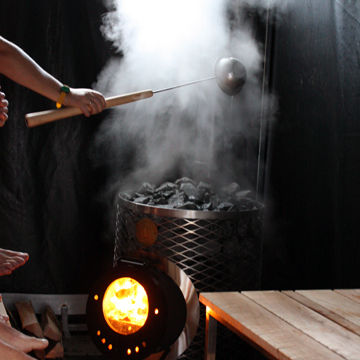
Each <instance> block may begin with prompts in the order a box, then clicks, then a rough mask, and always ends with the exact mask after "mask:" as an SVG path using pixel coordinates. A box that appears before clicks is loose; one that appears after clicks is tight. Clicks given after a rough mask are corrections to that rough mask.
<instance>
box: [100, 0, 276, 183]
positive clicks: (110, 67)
mask: <svg viewBox="0 0 360 360" xmlns="http://www.w3.org/2000/svg"><path fill="white" fill-rule="evenodd" d="M276 3H277V2H276ZM244 4H245V5H246V4H249V5H251V4H255V5H256V6H258V7H262V8H263V9H266V6H268V5H269V4H270V5H275V1H274V0H272V1H270V2H269V1H267V0H253V1H242V0H196V1H194V0H172V1H169V0H152V1H148V0H112V1H109V12H108V13H107V14H106V16H105V17H104V21H103V27H102V30H103V34H104V36H105V37H106V38H107V39H108V40H110V41H111V42H112V43H113V45H114V47H115V48H116V49H117V50H118V52H119V56H115V57H114V58H113V59H111V60H110V61H109V63H108V64H107V66H106V67H105V68H104V69H103V71H102V72H101V74H100V75H99V77H98V81H97V84H96V85H95V87H96V88H97V89H99V90H100V91H102V92H103V93H104V94H106V96H111V95H119V94H123V93H128V92H132V91H140V90H144V89H152V90H154V91H155V90H158V89H162V88H166V87H171V86H174V85H178V84H182V83H186V82H189V81H193V80H199V79H202V78H207V77H210V76H213V75H214V68H215V63H216V61H217V60H218V59H219V58H222V57H227V56H233V57H236V58H238V59H239V60H240V61H241V62H242V63H243V65H244V66H245V68H246V71H247V82H246V84H245V86H244V88H243V90H242V92H241V93H240V94H239V95H237V96H235V97H233V98H231V97H229V96H227V95H225V94H224V93H223V92H222V91H221V90H220V89H219V88H218V86H217V84H216V82H215V80H212V81H207V82H203V83H200V84H197V85H192V86H189V87H183V88H179V89H176V90H172V91H166V92H163V93H158V94H154V96H153V97H152V98H150V99H147V100H141V101H137V102H134V103H130V104H127V105H123V106H120V107H117V108H115V109H114V110H113V111H112V112H111V114H110V116H109V117H108V118H107V119H106V121H105V122H104V124H103V126H102V128H101V129H100V132H99V135H98V139H97V140H98V144H100V145H102V146H106V147H107V150H108V153H109V154H111V159H110V160H109V161H110V162H111V167H112V179H111V180H110V181H111V183H112V186H114V187H115V188H116V189H117V190H119V187H120V186H121V187H130V188H134V186H136V185H137V184H138V183H139V182H140V183H141V182H144V181H153V182H158V181H165V180H168V179H166V176H167V175H168V174H169V173H171V172H172V171H174V169H175V168H176V171H177V172H178V173H179V175H181V176H192V175H194V173H198V174H199V173H202V172H203V173H204V175H206V173H208V172H209V171H210V170H216V163H217V161H218V159H216V157H217V154H218V151H219V146H220V147H224V146H226V145H224V139H225V138H226V136H231V135H233V134H236V133H239V132H245V133H246V131H247V130H246V126H245V123H246V124H249V123H253V124H254V123H255V124H256V122H257V121H258V119H259V116H260V111H261V101H264V98H263V97H262V92H261V77H260V76H259V74H261V70H262V69H261V67H262V61H263V54H262V50H263V49H261V48H259V44H258V43H257V41H256V40H255V39H254V36H253V33H252V32H253V29H252V28H251V26H249V25H248V24H247V23H246V22H245V21H243V20H244V14H243V12H242V10H241V9H242V8H243V6H244ZM229 19H230V21H229ZM265 100H266V101H269V102H271V98H270V97H268V98H266V99H265ZM229 134H230V135H229ZM250 135H251V134H249V136H250ZM225 153H226V152H225ZM230 153H231V151H229V154H228V155H226V158H223V159H222V161H228V162H231V163H230V164H229V166H228V168H229V169H233V170H234V172H236V171H237V164H236V161H238V160H235V159H234V158H232V155H231V154H230ZM200 175H201V174H200ZM204 180H206V179H204Z"/></svg>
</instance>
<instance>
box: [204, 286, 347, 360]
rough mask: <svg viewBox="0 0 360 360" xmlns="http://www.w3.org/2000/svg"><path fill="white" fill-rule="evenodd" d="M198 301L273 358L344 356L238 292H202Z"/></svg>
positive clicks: (327, 357) (338, 359)
mask: <svg viewBox="0 0 360 360" xmlns="http://www.w3.org/2000/svg"><path fill="white" fill-rule="evenodd" d="M284 296H285V295H284ZM200 302H201V303H202V304H204V305H206V306H208V307H210V308H211V309H212V312H211V314H212V315H213V316H214V317H215V318H216V319H217V320H218V321H220V322H222V323H223V324H224V323H225V324H230V326H231V328H234V329H236V330H237V331H238V332H239V333H241V334H242V335H244V336H245V337H246V338H248V339H249V340H250V341H252V342H253V343H255V344H257V345H258V346H259V347H261V348H262V349H264V350H265V351H266V352H267V353H268V354H270V355H271V356H272V357H274V358H276V359H284V360H300V359H318V360H320V359H324V360H325V359H326V360H330V359H334V360H335V359H337V360H340V359H341V360H343V359H344V358H343V357H341V356H339V355H337V354H335V353H334V352H332V351H331V350H329V349H328V348H327V347H325V346H323V345H321V344H319V343H318V342H317V341H315V340H313V339H311V338H310V337H309V336H307V335H305V334H304V333H303V332H301V331H300V330H298V329H296V328H294V327H293V326H291V325H289V324H288V323H286V322H284V321H283V320H281V319H280V318H279V317H277V316H275V315H274V314H272V313H271V312H269V311H268V310H266V309H264V308H263V307H262V306H259V305H258V304H256V303H255V302H254V301H253V300H251V299H249V298H248V297H246V296H244V295H242V294H240V293H238V292H223V293H220V292H216V293H201V294H200Z"/></svg>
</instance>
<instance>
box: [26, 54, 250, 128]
mask: <svg viewBox="0 0 360 360" xmlns="http://www.w3.org/2000/svg"><path fill="white" fill-rule="evenodd" d="M213 79H216V80H217V83H218V85H219V87H220V88H221V89H222V90H223V91H224V92H225V93H227V94H228V95H235V94H237V93H238V92H240V90H241V89H242V87H243V85H244V83H245V81H246V71H245V67H244V66H243V65H242V64H241V62H240V61H239V60H237V59H235V58H232V57H230V58H222V59H220V60H219V61H218V62H217V64H216V67H215V76H213V77H209V78H206V79H201V80H196V81H191V82H188V83H185V84H181V85H176V86H172V87H168V88H165V89H160V90H155V91H153V90H151V89H147V90H142V91H137V92H132V93H128V94H122V95H117V96H112V97H108V98H106V99H105V101H106V107H105V108H111V107H113V106H118V105H123V104H128V103H131V102H134V101H138V100H142V99H147V98H150V97H152V96H153V95H154V94H157V93H160V92H164V91H169V90H173V89H177V88H180V87H184V86H189V85H193V84H196V83H200V82H204V81H209V80H213ZM80 114H81V110H80V109H79V108H75V107H66V108H63V109H56V110H55V109H53V110H45V111H39V112H34V113H29V114H26V115H25V119H26V124H27V126H28V127H30V128H32V127H36V126H39V125H43V124H47V123H50V122H53V121H56V120H60V119H65V118H69V117H71V116H76V115H80Z"/></svg>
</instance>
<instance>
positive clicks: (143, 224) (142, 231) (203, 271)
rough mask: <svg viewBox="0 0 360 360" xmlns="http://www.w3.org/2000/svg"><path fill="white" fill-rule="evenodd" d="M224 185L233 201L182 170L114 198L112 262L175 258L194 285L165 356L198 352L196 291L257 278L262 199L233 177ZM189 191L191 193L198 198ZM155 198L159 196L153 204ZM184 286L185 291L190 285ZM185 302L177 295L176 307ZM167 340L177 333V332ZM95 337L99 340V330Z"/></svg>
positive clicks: (248, 285)
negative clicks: (180, 327) (214, 194)
mask: <svg viewBox="0 0 360 360" xmlns="http://www.w3.org/2000/svg"><path fill="white" fill-rule="evenodd" d="M191 189H192V190H194V189H197V190H199V192H200V193H201V196H202V197H203V198H204V199H206V200H207V201H206V202H203V203H201V204H200V202H199V201H196V199H195V198H196V196H197V195H196V194H195V193H194V191H190V190H191ZM186 192H187V195H186V194H185V193H186ZM227 192H228V197H234V198H236V197H237V201H236V202H233V203H230V202H229V201H225V200H228V199H225V200H224V201H220V200H219V199H215V198H214V197H212V196H210V197H209V196H208V195H209V194H212V191H211V189H210V186H209V185H208V184H205V183H203V182H200V183H198V184H196V183H195V182H194V181H192V180H191V179H188V178H182V179H178V180H177V181H175V182H174V183H170V182H166V183H164V184H162V185H160V186H158V187H151V186H149V184H143V185H142V186H141V188H140V189H139V191H136V192H134V193H133V194H131V196H129V194H124V193H121V194H119V195H118V197H117V199H116V204H115V206H116V215H115V251H114V264H118V263H119V261H120V262H121V261H122V259H123V258H124V257H125V256H126V255H128V254H137V256H140V258H141V257H144V258H147V259H151V261H152V264H157V263H158V264H160V266H158V269H164V268H166V267H168V265H166V266H165V267H164V265H163V264H164V263H165V264H172V266H173V267H175V268H176V269H178V270H177V271H178V272H179V273H180V272H181V274H182V277H183V278H184V279H186V280H187V283H188V284H189V285H188V289H191V292H192V295H191V298H189V297H186V296H184V298H185V302H186V304H187V305H186V306H187V324H186V325H185V333H183V334H182V335H184V336H183V340H180V343H181V346H179V344H177V345H174V347H175V348H172V349H171V351H169V354H167V355H166V356H165V355H164V357H163V358H164V359H165V358H166V359H167V360H173V359H184V360H185V359H191V360H194V359H200V358H202V352H203V346H204V317H205V313H204V309H201V311H200V312H199V303H198V292H201V291H230V290H242V289H247V290H250V289H256V288H259V286H260V262H261V236H260V235H261V229H262V209H263V206H262V204H260V203H259V202H257V201H256V200H254V199H252V198H250V197H249V192H248V191H244V190H241V189H239V186H236V185H235V184H231V186H230V187H228V188H227ZM160 193H162V195H160ZM164 194H165V195H164ZM190 194H192V195H194V194H195V195H194V196H195V198H194V196H192V195H190ZM173 195H176V196H175V197H173ZM198 195H199V194H198ZM164 197H165V198H167V200H168V201H170V202H172V204H171V205H170V206H169V205H166V204H165V201H164ZM170 198H172V200H169V199H170ZM189 198H190V199H192V200H193V201H192V203H191V202H190V203H189V201H188V200H189ZM157 201H158V202H160V203H161V204H155V202H157ZM141 202H143V203H141ZM174 203H176V204H175V205H174ZM215 205H216V208H215ZM173 206H177V208H174V207H173ZM202 207H203V208H204V210H201V208H202ZM205 209H206V210H205ZM211 210H213V211H211ZM159 259H160V260H159ZM149 266H152V265H151V262H150V264H149ZM149 273H151V271H150V270H149ZM176 277H177V276H175V277H174V276H173V278H176ZM161 286H165V284H164V285H161ZM169 289H170V287H169ZM104 291H105V288H103V292H104ZM166 291H167V290H166ZM182 292H183V294H187V293H188V290H185V291H182ZM95 295H97V294H95V293H92V294H91V296H92V297H93V296H95ZM92 303H96V301H92ZM182 306H183V305H180V303H179V311H180V312H181V311H182V310H181V308H182ZM151 311H153V309H152V310H151ZM174 311H177V310H176V309H175V308H174ZM199 315H200V316H199ZM199 318H200V321H199ZM103 322H104V321H103ZM159 331H160V332H161V330H159ZM219 336H222V335H221V330H220V331H219ZM230 337H231V336H230ZM230 337H229V336H228V334H225V335H224V336H223V341H219V343H218V344H219V351H220V352H222V354H219V356H218V358H219V359H222V356H224V355H225V358H226V359H232V357H231V356H230V357H229V351H228V350H229V349H228V350H224V351H222V349H221V347H222V346H225V348H226V347H227V344H226V342H227V341H228V339H229V338H230ZM171 340H172V341H175V336H174V337H172V339H171ZM97 341H98V342H99V341H101V336H99V337H98V340H97ZM178 342H179V341H177V343H178ZM175 344H176V343H175ZM103 346H104V347H105V345H103ZM233 353H234V354H235V353H236V350H234V351H233ZM235 356H236V355H235ZM225 358H224V359H225Z"/></svg>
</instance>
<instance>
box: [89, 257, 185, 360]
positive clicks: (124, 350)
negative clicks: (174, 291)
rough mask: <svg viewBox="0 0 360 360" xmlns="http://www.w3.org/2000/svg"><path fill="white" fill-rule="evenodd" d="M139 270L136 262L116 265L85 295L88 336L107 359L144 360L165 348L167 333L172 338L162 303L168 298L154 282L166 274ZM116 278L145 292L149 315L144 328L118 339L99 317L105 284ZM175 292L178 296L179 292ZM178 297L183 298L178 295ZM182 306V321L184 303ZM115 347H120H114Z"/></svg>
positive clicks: (152, 270)
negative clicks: (128, 279)
mask: <svg viewBox="0 0 360 360" xmlns="http://www.w3.org/2000/svg"><path fill="white" fill-rule="evenodd" d="M141 266H144V267H141ZM141 266H139V263H138V262H133V263H132V262H126V263H125V264H124V263H122V264H120V265H119V266H118V267H117V268H116V269H113V270H112V271H111V272H110V274H103V276H101V277H100V278H99V279H98V280H97V281H96V283H95V285H94V286H93V289H92V290H91V291H90V293H89V297H88V302H87V309H86V312H87V315H88V316H87V322H88V328H89V332H90V335H91V337H92V339H93V341H94V343H95V345H96V346H97V347H98V349H99V350H100V351H101V352H102V353H103V354H106V355H108V356H109V357H112V358H118V357H119V356H121V358H128V359H144V358H145V357H147V356H149V355H150V354H153V353H157V352H159V351H163V350H165V347H169V345H170V344H165V346H164V341H165V342H166V341H169V336H168V335H167V334H168V333H171V335H172V336H174V333H173V331H169V329H168V327H167V322H166V316H168V310H167V304H166V302H167V301H168V300H167V299H165V298H166V296H168V294H164V292H161V291H158V290H159V286H158V285H159V283H158V282H159V281H160V282H161V279H163V278H162V276H165V275H166V274H165V273H164V274H161V272H160V271H158V270H157V269H156V268H155V267H153V266H147V265H146V264H143V265H141ZM166 276H167V275H166ZM119 277H131V278H132V279H134V280H136V281H138V282H139V283H140V284H141V285H142V286H143V287H144V288H145V289H146V292H147V295H148V299H149V315H148V318H147V320H146V322H145V324H144V325H143V326H142V327H141V328H140V329H139V330H138V331H137V332H135V333H133V334H130V335H121V334H119V333H117V332H115V331H113V330H112V329H111V328H110V327H109V325H108V324H107V323H106V320H105V317H104V316H103V310H102V302H103V298H104V294H105V292H106V289H107V287H108V286H109V284H111V283H112V282H113V281H114V280H116V279H118V278H119ZM167 285H169V283H167ZM168 289H169V287H167V289H165V292H166V291H167V290H168ZM179 292H181V290H180V289H179ZM181 294H182V295H183V293H182V292H181ZM184 304H185V305H184V306H185V318H186V303H185V300H184ZM156 309H158V310H159V311H158V313H156V311H155V310H156ZM94 314H95V316H94ZM99 314H101V316H99ZM185 323H186V320H185V319H184V321H183V326H182V327H181V329H180V331H179V332H178V333H177V334H176V338H178V337H179V335H180V333H182V332H183V328H184V325H185ZM154 329H156V331H154ZM164 338H165V340H164ZM176 338H175V339H171V341H172V342H174V341H175V340H176ZM119 343H120V344H121V347H120V346H119V345H118V344H119ZM109 346H110V347H109Z"/></svg>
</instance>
